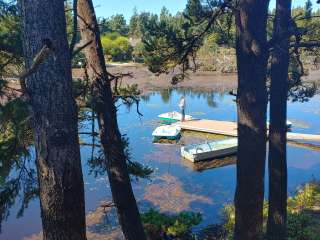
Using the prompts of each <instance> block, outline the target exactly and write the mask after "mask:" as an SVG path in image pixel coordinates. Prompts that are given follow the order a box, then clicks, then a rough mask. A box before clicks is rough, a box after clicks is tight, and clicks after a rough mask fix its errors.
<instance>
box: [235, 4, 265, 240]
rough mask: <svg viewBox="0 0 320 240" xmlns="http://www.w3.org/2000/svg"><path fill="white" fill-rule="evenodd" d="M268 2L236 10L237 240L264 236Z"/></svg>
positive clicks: (242, 6) (255, 239)
mask: <svg viewBox="0 0 320 240" xmlns="http://www.w3.org/2000/svg"><path fill="white" fill-rule="evenodd" d="M268 3H269V1H266V0H263V1H258V0H240V1H239V4H238V7H237V9H236V16H235V18H236V28H237V34H236V54H237V67H238V93H237V111H238V139H239V143H238V144H239V145H238V155H237V187H236V194H235V207H236V224H235V231H234V237H235V239H237V240H244V239H246V240H251V239H252V240H257V239H260V238H261V236H262V222H263V215H262V211H263V200H264V173H265V157H266V106H267V94H266V67H267V57H268V53H267V38H266V24H267V13H268Z"/></svg>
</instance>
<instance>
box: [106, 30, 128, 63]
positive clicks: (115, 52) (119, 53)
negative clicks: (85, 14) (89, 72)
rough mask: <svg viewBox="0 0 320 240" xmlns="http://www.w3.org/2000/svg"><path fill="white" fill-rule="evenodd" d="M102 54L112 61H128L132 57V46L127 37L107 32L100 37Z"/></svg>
mask: <svg viewBox="0 0 320 240" xmlns="http://www.w3.org/2000/svg"><path fill="white" fill-rule="evenodd" d="M101 43H102V47H103V51H104V54H105V55H106V57H107V58H109V59H111V60H113V61H128V60H131V59H132V51H133V48H132V46H131V44H130V41H129V39H128V38H127V37H123V36H120V35H119V34H118V33H107V34H105V35H103V36H102V37H101Z"/></svg>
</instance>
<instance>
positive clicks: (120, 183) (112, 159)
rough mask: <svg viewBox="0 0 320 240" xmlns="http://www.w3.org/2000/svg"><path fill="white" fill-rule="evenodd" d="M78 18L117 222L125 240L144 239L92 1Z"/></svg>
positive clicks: (82, 0) (84, 2)
mask: <svg viewBox="0 0 320 240" xmlns="http://www.w3.org/2000/svg"><path fill="white" fill-rule="evenodd" d="M78 16H79V17H78V22H79V27H80V34H81V41H82V42H83V43H89V42H91V43H90V45H89V46H88V47H86V48H85V49H84V51H83V52H84V54H85V56H86V61H87V70H88V76H89V79H90V81H91V82H92V86H93V108H94V110H95V111H96V112H97V114H98V118H99V127H100V138H101V143H102V147H103V150H104V153H105V157H106V164H107V171H108V177H109V182H110V187H111V191H112V196H113V201H114V204H115V206H116V208H117V212H118V218H119V222H120V225H121V228H122V231H123V233H124V236H125V238H126V239H127V240H138V239H139V240H144V239H146V237H145V233H144V229H143V226H142V223H141V220H140V215H139V211H138V207H137V203H136V200H135V197H134V194H133V191H132V187H131V182H130V178H129V174H128V170H127V165H126V157H125V154H124V149H123V144H122V137H121V133H120V131H119V128H118V123H117V114H116V108H115V105H114V102H113V97H112V92H111V86H110V79H109V77H108V73H107V71H106V65H105V60H104V55H103V51H102V46H101V40H100V31H99V27H98V24H97V19H96V16H95V13H94V8H93V4H92V1H91V0H78Z"/></svg>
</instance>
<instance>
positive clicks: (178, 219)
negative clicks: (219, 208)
mask: <svg viewBox="0 0 320 240" xmlns="http://www.w3.org/2000/svg"><path fill="white" fill-rule="evenodd" d="M141 219H142V222H143V224H144V226H145V229H146V232H147V234H148V236H149V238H150V239H163V238H164V237H166V236H171V237H174V238H178V237H184V236H186V235H188V234H190V233H191V228H192V226H194V225H198V224H199V223H200V222H201V220H202V217H201V214H200V213H193V212H182V213H179V214H178V215H167V214H164V213H160V212H158V211H156V210H154V209H151V210H149V211H148V212H146V213H144V214H142V215H141Z"/></svg>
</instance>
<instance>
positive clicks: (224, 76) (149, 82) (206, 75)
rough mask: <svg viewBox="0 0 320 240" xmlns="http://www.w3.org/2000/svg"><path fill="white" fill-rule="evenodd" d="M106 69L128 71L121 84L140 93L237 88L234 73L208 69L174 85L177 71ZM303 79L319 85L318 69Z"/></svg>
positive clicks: (127, 67)
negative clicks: (128, 75)
mask: <svg viewBox="0 0 320 240" xmlns="http://www.w3.org/2000/svg"><path fill="white" fill-rule="evenodd" d="M108 71H109V72H110V73H112V74H117V73H123V74H125V73H130V74H131V75H132V77H124V78H123V79H122V85H123V86H125V85H127V84H129V85H131V84H138V88H139V90H140V91H141V92H142V95H147V94H149V93H150V92H152V91H157V90H162V89H168V88H180V89H186V90H193V91H203V92H212V91H213V92H229V91H233V90H236V89H237V74H236V73H220V72H209V71H197V72H188V73H187V76H186V78H185V79H184V80H183V81H181V82H179V83H178V84H176V85H172V83H171V79H172V77H173V76H174V74H176V73H177V72H170V73H169V74H161V75H159V76H156V75H155V74H153V73H152V72H150V71H149V70H148V69H147V67H146V66H144V65H142V64H134V63H125V64H112V65H108ZM72 73H73V77H74V78H80V77H82V76H83V70H82V69H73V71H72ZM304 81H306V82H314V83H316V84H317V85H318V86H320V70H315V71H310V74H309V75H308V76H306V77H304Z"/></svg>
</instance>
